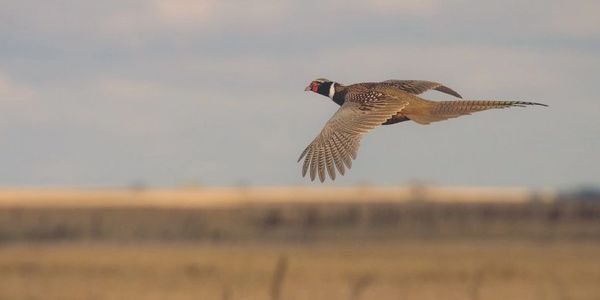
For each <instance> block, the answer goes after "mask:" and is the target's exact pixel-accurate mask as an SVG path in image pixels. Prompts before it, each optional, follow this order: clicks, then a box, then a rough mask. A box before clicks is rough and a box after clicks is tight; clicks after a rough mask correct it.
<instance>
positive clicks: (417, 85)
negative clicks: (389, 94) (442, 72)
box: [381, 79, 462, 99]
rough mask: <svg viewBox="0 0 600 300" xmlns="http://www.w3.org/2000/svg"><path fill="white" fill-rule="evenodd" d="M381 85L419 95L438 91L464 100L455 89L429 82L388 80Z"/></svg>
mask: <svg viewBox="0 0 600 300" xmlns="http://www.w3.org/2000/svg"><path fill="white" fill-rule="evenodd" d="M381 83H384V84H388V85H391V86H393V87H395V88H398V89H401V90H403V91H405V92H408V93H411V94H415V95H419V94H421V93H424V92H426V91H428V90H431V89H433V90H436V91H438V92H442V93H446V94H448V95H452V96H455V97H458V98H461V99H462V96H461V95H460V94H459V93H457V92H456V91H454V90H453V89H451V88H449V87H447V86H445V85H443V84H441V83H439V82H433V81H427V80H393V79H392V80H386V81H382V82H381Z"/></svg>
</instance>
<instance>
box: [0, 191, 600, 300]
mask: <svg viewBox="0 0 600 300" xmlns="http://www.w3.org/2000/svg"><path fill="white" fill-rule="evenodd" d="M599 282H600V205H599V204H598V201H594V202H589V201H588V202H581V201H562V200H560V199H558V198H557V196H556V195H555V194H553V193H531V192H528V191H526V190H522V189H510V190H492V189H468V188H429V187H427V188H425V187H411V188H375V187H352V188H333V189H332V188H328V189H307V188H301V187H297V188H291V189H285V188H274V189H268V188H264V189H254V188H239V189H226V188H220V189H216V188H212V189H208V188H207V189H184V190H156V191H155V190H131V191H128V190H116V191H115V190H57V189H44V190H39V189H38V190H26V189H11V190H4V191H0V299H98V300H101V299H176V300H177V299H230V300H232V299H278V300H284V299H311V300H319V299H416V300H420V299H590V300H591V299H600V284H598V283H599Z"/></svg>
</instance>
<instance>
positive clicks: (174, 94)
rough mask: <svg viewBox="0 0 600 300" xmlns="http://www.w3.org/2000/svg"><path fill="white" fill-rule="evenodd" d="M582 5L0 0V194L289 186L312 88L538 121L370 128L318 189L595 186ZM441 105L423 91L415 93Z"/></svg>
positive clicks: (319, 118)
mask: <svg viewBox="0 0 600 300" xmlns="http://www.w3.org/2000/svg"><path fill="white" fill-rule="evenodd" d="M598 12H600V2H598V1H468V0H464V1H436V0H428V1H416V0H409V1H388V0H370V1H338V0H330V1H297V2H292V1H288V2H285V1H260V2H251V1H191V0H169V1H167V0H154V1H132V0H119V1H116V0H107V1H67V0H62V1H12V0H4V1H0V20H2V24H3V26H2V27H0V41H2V42H1V44H0V136H1V143H2V144H1V147H0V166H2V167H1V168H0V185H3V186H13V185H19V186H55V185H59V186H126V185H129V184H132V183H136V182H143V183H145V184H148V185H156V186H170V185H181V184H202V185H236V184H255V185H302V184H309V183H310V181H309V180H306V178H302V177H301V176H300V167H301V166H300V165H299V164H297V163H296V159H297V157H298V155H299V154H300V152H301V151H302V150H303V149H304V147H305V146H306V145H307V144H308V143H309V142H310V141H311V140H312V139H313V138H314V136H316V135H317V133H318V132H319V131H320V129H321V128H322V126H323V124H324V123H325V122H326V121H327V119H328V118H329V117H330V116H331V115H332V114H333V113H334V112H335V110H336V109H337V107H336V105H335V104H333V103H332V102H331V101H330V100H328V99H327V98H325V97H320V96H318V95H315V94H311V93H306V92H304V91H303V89H304V87H305V86H306V85H307V84H308V83H309V82H310V81H311V80H312V79H315V78H317V77H327V78H329V79H332V80H335V81H338V82H341V83H354V82H361V81H380V80H385V79H427V80H433V81H439V82H442V83H444V84H446V85H448V86H450V87H451V88H453V89H455V90H457V91H458V92H459V93H461V94H462V95H463V97H465V98H469V99H507V100H527V101H538V102H543V103H546V104H549V105H550V107H549V108H539V107H531V108H526V109H522V108H515V109H510V110H495V111H487V112H482V113H478V114H475V115H472V116H466V117H462V118H458V119H452V120H448V121H445V122H440V123H435V124H432V125H428V126H422V125H418V124H415V123H409V122H404V123H400V124H397V125H394V126H386V127H381V128H378V129H376V130H374V131H373V132H371V133H370V134H369V135H367V136H366V137H365V138H364V139H363V143H362V146H361V149H360V152H359V157H358V160H356V161H355V163H354V165H353V168H352V170H351V171H350V172H349V173H347V175H346V176H344V177H341V178H338V179H337V180H336V181H335V182H334V183H328V184H333V185H349V184H356V183H371V184H380V185H393V184H406V183H410V182H413V181H426V182H431V183H436V184H442V185H476V186H526V187H536V188H539V187H570V186H575V185H580V184H596V185H598V184H600V155H599V154H598V153H599V150H600V118H599V117H600V99H599V97H598V96H597V95H598V91H597V88H596V87H597V85H598V83H599V82H600V55H598V53H600V15H599V13H598ZM424 97H426V98H430V99H436V100H441V99H448V97H446V96H444V95H442V94H439V93H427V94H425V95H424Z"/></svg>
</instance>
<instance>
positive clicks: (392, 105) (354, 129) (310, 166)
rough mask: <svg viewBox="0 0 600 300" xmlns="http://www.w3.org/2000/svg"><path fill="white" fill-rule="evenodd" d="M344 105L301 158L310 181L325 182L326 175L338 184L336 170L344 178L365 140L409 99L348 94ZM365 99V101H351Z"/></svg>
mask: <svg viewBox="0 0 600 300" xmlns="http://www.w3.org/2000/svg"><path fill="white" fill-rule="evenodd" d="M346 99H347V100H346V101H345V102H344V104H343V105H342V106H341V107H340V108H339V109H338V110H337V111H336V112H335V114H334V115H333V116H332V117H331V119H329V121H327V123H326V124H325V127H324V128H323V129H322V130H321V133H319V135H318V136H317V137H316V138H315V139H314V140H313V141H312V142H311V143H310V145H308V147H306V149H305V150H304V151H303V152H302V154H301V155H300V158H298V161H300V160H302V158H304V164H303V166H302V176H306V173H307V172H308V171H309V170H310V179H311V180H315V177H316V176H317V174H318V176H319V180H320V181H321V182H323V181H325V177H326V176H325V171H327V173H328V174H329V177H330V178H331V179H332V180H335V176H336V173H335V169H337V170H338V172H339V173H340V174H342V175H344V172H345V169H346V168H348V169H350V167H352V160H353V159H356V155H357V152H358V148H359V146H360V140H361V138H362V136H363V135H364V134H365V133H367V132H369V131H370V130H371V129H373V128H375V127H377V126H379V125H381V124H382V123H384V122H385V121H386V120H388V119H389V118H391V117H392V116H393V115H395V114H396V113H398V112H399V111H401V110H402V109H403V108H404V107H405V106H406V105H407V101H406V99H402V98H400V97H397V96H393V95H389V94H385V93H382V92H378V91H375V90H369V91H365V92H362V93H360V94H356V93H354V94H350V93H349V94H348V95H347V96H346ZM355 99H363V101H358V100H356V101H351V100H355Z"/></svg>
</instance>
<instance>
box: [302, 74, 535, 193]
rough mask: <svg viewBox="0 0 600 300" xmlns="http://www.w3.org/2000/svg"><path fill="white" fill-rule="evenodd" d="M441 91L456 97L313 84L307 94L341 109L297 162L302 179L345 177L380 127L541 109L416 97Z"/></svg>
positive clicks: (369, 85) (370, 85)
mask: <svg viewBox="0 0 600 300" xmlns="http://www.w3.org/2000/svg"><path fill="white" fill-rule="evenodd" d="M431 89H434V90H437V91H440V92H443V93H446V94H449V95H452V96H455V97H458V98H461V99H462V97H461V96H460V95H459V94H458V93H457V92H455V91H454V90H452V89H450V88H448V87H446V86H444V85H442V84H440V83H437V82H432V81H423V80H386V81H382V82H365V83H357V84H352V85H348V86H344V85H342V84H339V83H337V82H333V81H330V80H327V79H323V78H319V79H316V80H314V81H312V82H311V83H310V85H309V86H307V87H306V89H305V91H313V92H315V93H318V94H321V95H323V96H327V97H329V98H331V100H333V102H335V103H337V104H338V105H340V108H339V109H338V110H337V111H336V112H335V114H333V116H332V117H331V119H329V121H327V123H326V124H325V127H324V128H323V129H322V130H321V133H319V135H318V136H317V137H316V138H315V139H314V140H313V141H312V142H311V143H310V145H308V147H306V149H304V151H303V152H302V154H301V155H300V158H299V159H298V162H300V160H302V158H304V164H303V166H302V176H303V177H304V176H306V173H307V172H308V171H309V170H310V179H311V180H315V178H316V176H317V174H318V176H319V180H321V182H323V181H325V178H326V175H325V172H327V174H329V177H330V178H331V179H332V180H335V176H336V173H335V171H336V169H337V171H338V172H339V173H340V174H342V175H344V173H345V170H346V168H347V169H350V167H352V160H353V159H356V154H357V152H358V147H359V145H360V140H361V138H362V136H363V135H364V134H365V133H367V132H369V131H370V130H371V129H373V128H375V127H377V126H379V125H389V124H395V123H398V122H402V121H409V120H412V121H415V122H417V123H419V124H423V125H426V124H429V123H431V122H437V121H443V120H446V119H450V118H456V117H459V116H463V115H468V114H471V113H473V112H478V111H482V110H487V109H492V108H505V107H511V106H520V107H524V106H527V105H541V106H547V105H545V104H541V103H535V102H522V101H482V100H462V101H440V102H436V101H430V100H425V99H423V98H421V97H418V96H417V95H419V94H421V93H423V92H425V91H428V90H431Z"/></svg>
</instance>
